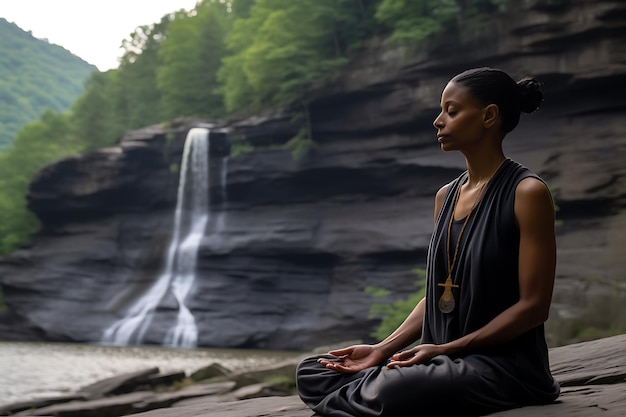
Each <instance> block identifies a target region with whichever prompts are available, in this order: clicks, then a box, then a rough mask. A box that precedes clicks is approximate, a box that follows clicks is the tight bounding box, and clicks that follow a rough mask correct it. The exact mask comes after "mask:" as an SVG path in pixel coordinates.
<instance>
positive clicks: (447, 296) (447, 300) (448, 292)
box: [437, 277, 459, 314]
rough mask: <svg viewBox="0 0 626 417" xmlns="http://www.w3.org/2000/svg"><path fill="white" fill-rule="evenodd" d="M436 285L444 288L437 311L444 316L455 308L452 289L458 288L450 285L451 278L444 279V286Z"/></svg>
mask: <svg viewBox="0 0 626 417" xmlns="http://www.w3.org/2000/svg"><path fill="white" fill-rule="evenodd" d="M437 285H438V286H440V287H444V290H443V295H442V296H441V298H440V299H439V304H438V305H439V311H441V312H442V313H446V314H447V313H451V312H452V311H453V310H454V307H455V306H456V301H455V300H454V295H452V288H459V286H458V285H454V284H453V283H452V278H451V277H448V278H446V282H445V283H444V284H437Z"/></svg>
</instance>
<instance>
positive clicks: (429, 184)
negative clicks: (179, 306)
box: [0, 0, 626, 349]
mask: <svg viewBox="0 0 626 417" xmlns="http://www.w3.org/2000/svg"><path fill="white" fill-rule="evenodd" d="M625 29H626V4H624V3H623V2H622V1H617V0H615V1H607V0H603V1H592V0H585V1H583V0H578V1H567V2H566V1H556V2H555V1H547V0H543V1H533V2H524V5H517V6H511V8H509V9H508V10H505V11H503V12H502V15H501V16H499V17H498V18H493V19H490V20H489V21H486V22H460V23H459V25H458V26H457V25H455V26H454V27H450V28H449V30H447V31H446V33H445V34H443V35H442V36H440V37H437V38H434V39H432V40H430V41H428V42H425V43H423V44H422V45H419V46H415V47H414V48H409V47H398V46H394V45H392V44H389V43H388V42H386V41H378V42H372V44H371V45H370V47H369V48H368V50H367V51H366V52H365V53H363V54H362V55H361V56H359V57H357V58H356V59H355V60H353V62H352V63H351V65H350V66H349V67H348V68H347V70H346V71H344V72H342V73H341V74H338V75H337V76H336V77H335V78H334V79H333V81H332V82H330V83H328V84H327V85H325V86H321V87H320V88H318V89H317V90H316V91H315V92H314V93H313V94H312V96H311V101H310V104H309V111H310V117H311V121H312V132H313V137H314V139H315V140H316V142H317V145H318V146H317V147H316V148H315V149H314V150H313V151H312V152H310V153H309V154H308V155H307V156H306V157H305V158H303V159H299V160H296V159H294V158H293V157H292V155H291V153H290V151H289V150H287V149H284V148H283V147H280V146H276V145H279V144H283V143H285V142H286V141H287V140H288V139H289V138H290V137H292V136H293V135H294V134H295V132H296V127H295V126H293V125H292V124H291V122H290V120H291V115H290V114H289V113H288V112H284V113H281V112H276V113H271V114H270V113H268V114H263V115H257V116H255V117H253V118H249V119H246V120H231V121H228V122H225V123H224V124H222V125H221V127H227V128H228V129H230V130H231V131H232V133H233V137H236V138H238V140H243V141H247V142H248V143H251V144H254V145H255V146H256V147H257V151H255V152H253V153H246V154H242V155H239V156H236V157H232V158H230V159H229V160H228V162H227V164H228V165H227V171H228V176H227V179H228V181H227V183H228V186H227V190H226V191H227V201H226V202H221V201H219V199H217V198H215V196H217V195H219V194H220V192H219V191H220V190H217V189H216V188H217V187H216V186H215V187H213V189H212V191H211V195H212V196H214V198H213V202H214V204H213V210H212V213H211V216H212V217H211V221H210V222H209V225H208V227H207V233H206V236H205V238H204V239H203V242H202V246H201V250H200V254H199V261H198V262H199V263H198V269H197V274H198V277H199V278H198V280H197V281H196V284H197V285H196V288H195V289H194V292H193V296H192V297H191V298H190V300H189V305H190V307H191V309H192V311H193V313H194V315H195V317H196V320H197V323H198V326H199V328H200V335H199V343H200V345H202V346H222V347H255V348H270V349H307V348H308V347H310V346H312V345H315V346H318V345H321V344H325V343H333V342H337V341H341V340H347V339H353V338H354V339H357V338H358V339H362V338H368V337H369V335H370V333H371V332H372V331H373V329H374V328H375V326H376V324H377V319H376V318H375V317H370V316H369V311H370V307H371V305H372V304H373V303H378V302H392V301H394V300H397V299H400V298H403V297H406V295H407V294H408V293H410V292H412V291H415V289H416V288H417V287H416V283H417V282H419V279H418V277H417V276H416V275H415V274H414V272H412V270H413V269H414V268H416V267H423V266H424V263H425V257H426V256H425V255H426V248H427V245H428V240H429V238H430V233H431V231H432V219H433V213H432V210H433V198H434V194H435V192H436V190H437V189H438V188H439V187H440V186H441V185H443V184H445V183H446V182H447V181H449V180H451V179H453V178H454V177H455V176H457V175H458V174H459V173H460V172H461V171H462V170H463V169H464V161H463V159H462V157H461V156H460V155H458V154H446V153H443V152H441V151H440V149H439V146H438V144H437V142H436V138H435V135H434V133H435V131H434V129H433V127H432V124H431V123H432V120H433V118H434V117H435V116H436V114H437V113H438V107H439V98H440V93H441V90H442V89H443V87H444V86H445V83H446V82H447V80H448V79H449V78H450V77H451V76H453V75H454V74H456V73H457V72H459V71H462V70H464V69H466V68H469V67H475V66H483V65H490V66H496V67H499V68H502V69H505V70H507V71H509V72H510V73H511V74H513V75H515V76H516V77H522V76H524V75H527V74H530V75H533V76H535V77H536V78H537V79H539V80H540V81H541V82H543V83H544V88H545V93H546V97H545V102H544V104H543V106H542V108H541V109H540V111H539V112H537V113H534V114H532V115H526V116H525V117H524V116H523V118H522V120H521V122H520V126H519V127H518V129H517V130H516V131H515V132H513V133H512V134H511V135H509V137H507V139H506V140H505V150H506V152H507V154H508V156H509V157H511V158H513V159H516V160H517V161H519V162H521V163H523V164H525V165H527V166H528V167H530V168H531V169H533V170H535V171H536V172H537V173H538V174H540V175H541V176H542V177H543V178H544V179H546V180H547V182H548V183H549V184H550V186H551V187H552V189H553V191H554V195H555V198H556V201H557V203H558V205H559V211H558V213H557V217H558V218H559V221H560V223H561V224H560V225H559V226H558V229H557V230H558V245H559V254H558V266H557V283H556V289H555V294H554V309H553V311H552V313H551V317H550V320H549V322H548V330H549V341H550V342H551V344H552V345H555V344H562V343H566V342H571V341H573V340H576V338H578V337H582V335H581V329H584V328H585V327H590V328H591V327H593V328H596V329H600V331H607V332H612V331H619V329H621V330H624V329H626V313H625V312H624V311H622V309H621V308H620V307H621V303H623V302H624V300H625V299H626V277H625V276H624V273H623V271H624V270H626V257H625V256H624V249H623V248H624V247H625V244H626V237H625V234H624V233H623V231H624V230H626V211H625V209H624V207H625V202H626V193H625V190H626V187H625V183H624V181H625V171H626V165H625V163H624V161H626V125H625V124H624V122H623V118H624V111H625V110H626V98H625V96H624V94H623V92H624V91H625V87H626V64H625V62H626V48H625V47H624V45H625V44H626V43H624V40H625V39H626V30H625ZM206 123H207V121H179V122H177V123H174V124H171V125H169V126H168V127H165V126H151V127H147V128H145V129H141V130H138V131H134V132H129V133H127V134H126V135H125V136H124V137H123V138H121V140H120V142H119V144H118V145H117V146H115V147H112V148H108V149H102V150H99V151H96V152H93V153H90V154H86V155H81V156H78V157H74V158H69V159H66V160H63V161H60V162H59V163H57V164H54V165H51V166H49V167H47V168H46V169H44V170H43V171H42V172H41V173H40V174H39V175H38V177H37V178H36V179H35V180H34V181H33V183H32V185H31V190H30V194H29V201H30V206H31V208H32V210H33V211H34V212H35V213H36V214H37V215H38V216H39V217H40V218H41V220H42V223H43V226H42V229H41V231H39V232H38V233H37V234H36V235H35V236H33V237H32V240H31V242H30V244H29V245H28V246H27V247H25V248H22V249H20V250H17V251H15V252H14V253H13V254H11V255H10V256H8V257H6V258H5V259H3V260H2V262H1V263H0V282H1V284H2V288H3V291H4V294H5V298H6V303H7V305H8V307H9V308H8V311H7V312H5V313H4V315H3V319H2V320H1V322H0V323H1V324H0V337H3V338H12V339H13V338H30V339H33V338H41V339H46V340H68V341H79V342H97V341H99V340H100V338H101V336H102V332H103V330H104V329H105V328H106V327H107V326H109V325H110V324H111V323H112V322H114V321H115V320H117V319H119V318H120V317H121V315H123V314H124V312H125V311H126V309H127V308H128V306H129V303H130V302H132V300H134V299H136V297H137V296H138V295H139V294H141V293H142V291H145V289H146V288H147V287H148V286H149V285H150V283H151V282H152V281H153V280H154V279H155V276H156V275H158V273H159V271H160V270H161V268H162V266H163V258H164V252H165V250H166V245H167V240H168V238H169V234H170V233H171V228H172V221H173V208H174V206H175V203H176V188H177V180H178V176H177V173H176V170H175V169H172V167H173V166H174V164H179V163H180V156H181V152H182V145H183V141H184V137H185V134H186V132H187V131H188V130H189V128H191V127H195V126H203V125H206ZM211 161H212V166H213V167H214V172H212V178H215V177H216V170H217V169H219V168H218V167H219V166H220V164H223V163H224V161H222V160H221V159H219V158H218V157H217V156H215V157H213V158H212V159H211ZM218 222H219V223H220V224H222V226H220V227H219V229H221V231H220V232H219V233H215V231H216V230H217V229H218V226H217V224H218ZM367 287H377V288H385V289H388V290H390V291H391V294H390V295H388V296H386V297H383V298H375V297H373V296H371V295H369V294H368V293H367V292H366V291H365V289H366V288H367ZM175 313H176V305H175V304H174V302H173V299H172V298H171V297H166V299H165V300H164V302H163V303H162V304H161V306H160V308H159V310H158V311H157V317H156V319H155V321H154V322H153V326H151V328H150V329H149V331H148V333H147V338H146V342H147V343H161V341H162V340H163V337H164V333H165V332H166V331H167V329H168V327H169V324H170V323H171V322H172V320H173V316H174V315H175Z"/></svg>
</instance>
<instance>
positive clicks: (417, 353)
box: [387, 344, 445, 368]
mask: <svg viewBox="0 0 626 417" xmlns="http://www.w3.org/2000/svg"><path fill="white" fill-rule="evenodd" d="M444 353H445V352H444V349H443V348H442V347H441V346H439V345H431V344H424V345H417V346H415V347H413V348H411V349H408V350H404V351H402V352H399V353H396V354H395V355H393V356H392V357H391V361H390V362H389V363H388V364H387V368H393V367H394V366H398V367H402V366H411V365H415V364H418V363H424V362H427V361H429V360H431V359H432V358H434V357H435V356H438V355H443V354H444Z"/></svg>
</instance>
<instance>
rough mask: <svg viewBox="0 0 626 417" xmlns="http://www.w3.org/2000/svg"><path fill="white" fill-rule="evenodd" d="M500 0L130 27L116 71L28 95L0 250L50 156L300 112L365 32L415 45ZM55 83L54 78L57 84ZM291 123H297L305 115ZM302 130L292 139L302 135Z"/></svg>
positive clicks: (216, 9) (380, 2)
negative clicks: (157, 127)
mask: <svg viewBox="0 0 626 417" xmlns="http://www.w3.org/2000/svg"><path fill="white" fill-rule="evenodd" d="M506 1H507V0H297V1H296V0H202V1H199V2H198V3H197V5H196V7H194V8H193V9H192V10H188V11H186V10H179V11H174V12H172V13H171V14H168V15H165V16H163V17H162V18H161V20H160V21H159V22H155V23H154V24H151V25H144V26H140V27H137V28H136V29H135V31H134V32H133V33H131V34H130V35H129V37H128V38H127V39H124V40H123V41H122V48H123V55H122V58H121V61H120V65H119V68H117V69H114V70H109V71H107V72H104V73H101V72H98V71H94V72H92V73H91V75H90V76H89V78H88V80H87V82H86V83H85V85H84V90H82V93H81V94H80V96H78V98H77V99H76V100H75V101H74V102H73V103H72V104H71V107H70V109H69V111H62V110H59V109H60V108H61V109H62V108H63V107H62V106H61V107H54V106H53V104H55V103H56V102H57V101H60V102H61V104H62V100H63V96H62V95H61V94H60V93H58V92H57V90H56V89H55V88H53V87H51V89H50V90H49V91H48V92H49V94H48V96H47V97H45V96H44V97H42V98H38V99H37V100H41V101H45V102H46V106H45V107H48V108H49V109H48V110H46V111H45V112H43V113H41V115H40V116H39V119H38V120H36V121H35V122H32V123H29V124H26V125H25V126H23V127H22V128H21V130H19V132H18V134H17V136H16V138H15V141H14V142H13V144H12V145H11V146H10V147H9V148H8V149H6V150H5V152H4V153H0V254H5V253H8V252H10V251H12V250H14V249H15V248H16V247H18V246H19V245H20V244H21V243H23V242H25V241H26V240H27V239H28V236H29V235H30V234H32V233H33V232H34V231H36V230H37V228H38V226H39V225H38V220H37V218H36V217H35V216H34V215H33V214H32V213H30V212H29V211H28V209H27V205H26V199H25V195H26V192H27V190H28V186H29V184H30V181H31V180H32V178H33V176H34V175H35V174H36V173H37V172H38V171H39V170H40V169H42V168H43V167H44V166H46V165H47V164H50V163H52V162H54V161H55V160H58V159H60V158H63V157H65V156H68V155H72V154H77V153H80V152H85V151H88V150H93V149H97V148H101V147H106V146H110V145H112V144H114V143H115V141H116V140H118V139H119V137H120V136H121V135H122V134H123V133H124V132H126V131H129V130H133V129H137V128H141V127H144V126H148V125H152V124H156V123H161V122H166V121H168V120H171V119H173V118H177V117H198V118H204V119H209V120H216V119H223V118H228V117H235V116H239V117H240V116H242V115H247V114H252V113H254V112H258V111H260V110H262V109H267V108H280V107H290V108H295V109H303V110H300V111H302V112H306V108H307V107H306V106H307V96H309V95H310V93H311V91H312V89H313V88H315V86H319V85H321V84H323V83H324V81H326V80H328V79H330V78H331V77H332V76H333V75H334V74H336V73H337V71H340V70H341V68H342V67H344V66H345V65H346V64H347V63H348V62H350V59H351V58H353V57H354V55H355V54H357V53H358V52H359V51H361V50H362V49H363V47H364V45H365V44H366V43H367V42H368V41H369V40H371V39H373V38H384V39H387V38H388V39H391V41H395V42H404V43H409V44H415V43H418V42H420V41H421V40H423V39H425V38H427V37H428V36H430V35H431V34H434V33H437V32H439V31H441V30H442V29H445V28H446V27H447V24H448V23H449V22H452V21H454V20H455V19H456V20H459V19H463V18H465V17H470V16H475V15H481V14H487V13H492V12H494V11H496V10H498V8H501V7H505V4H506ZM18 29H19V28H18ZM77 36H78V35H77ZM0 39H2V40H3V41H2V42H0V48H3V49H2V50H0V73H3V74H4V73H5V72H6V70H5V69H3V68H6V66H7V65H8V66H9V67H8V68H12V69H13V70H15V67H14V66H15V64H14V63H13V61H12V59H13V58H12V57H13V56H14V54H12V52H11V50H12V49H11V48H14V47H15V46H16V45H10V44H9V45H5V44H4V36H2V37H0ZM15 39H18V37H15ZM16 42H17V40H16ZM40 42H42V43H44V42H43V41H40ZM55 53H56V52H51V51H42V52H40V53H37V54H33V55H32V57H31V62H29V65H31V66H32V65H36V64H37V63H41V62H46V68H48V69H49V71H50V72H51V73H54V74H56V73H63V72H64V71H67V70H66V69H64V67H62V66H61V64H59V63H58V62H57V61H54V60H52V55H54V54H55ZM3 65H4V67H3ZM12 65H13V67H11V66H12ZM70 76H71V77H72V78H73V79H75V80H77V79H81V76H80V74H75V73H72V74H71V75H70ZM65 82H66V81H65V78H62V77H61V75H59V76H58V84H59V85H61V84H63V83H65ZM15 88H19V89H21V90H20V93H19V94H20V95H23V96H24V97H30V96H31V95H33V94H35V92H34V91H32V86H28V85H19V86H14V85H11V86H8V85H7V84H6V82H5V83H1V82H0V94H6V92H7V91H10V89H15ZM77 88H79V89H82V88H83V87H82V86H80V87H77ZM46 100H47V101H46ZM33 111H39V112H41V111H42V110H40V109H39V110H37V109H34V110H33ZM31 119H32V118H31ZM300 120H302V123H303V125H305V124H306V123H307V121H306V120H307V119H306V117H303V118H301V119H300ZM304 127H306V126H303V129H302V130H301V134H300V135H298V137H297V138H296V139H298V140H304V141H312V140H313V139H314V138H311V137H309V136H308V135H307V132H308V131H310V130H307V129H305V128H304ZM300 145H302V143H299V145H298V146H300ZM300 148H301V149H302V148H306V146H304V147H302V146H301V147H300Z"/></svg>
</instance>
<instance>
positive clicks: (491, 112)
mask: <svg viewBox="0 0 626 417" xmlns="http://www.w3.org/2000/svg"><path fill="white" fill-rule="evenodd" d="M499 115H500V109H499V108H498V106H497V105H496V104H489V105H488V106H487V107H485V108H484V109H483V126H485V128H487V129H488V128H491V127H492V126H493V125H494V124H495V123H496V121H497V120H498V116H499Z"/></svg>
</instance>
